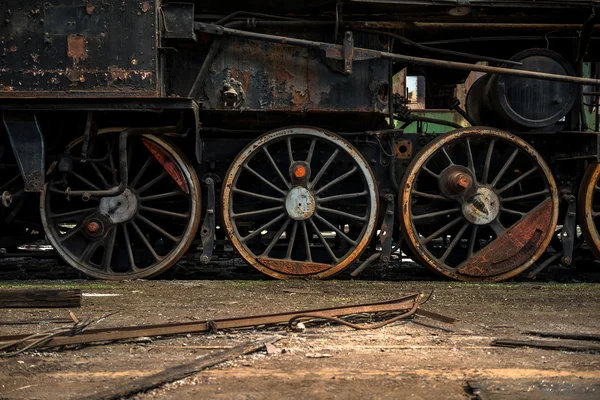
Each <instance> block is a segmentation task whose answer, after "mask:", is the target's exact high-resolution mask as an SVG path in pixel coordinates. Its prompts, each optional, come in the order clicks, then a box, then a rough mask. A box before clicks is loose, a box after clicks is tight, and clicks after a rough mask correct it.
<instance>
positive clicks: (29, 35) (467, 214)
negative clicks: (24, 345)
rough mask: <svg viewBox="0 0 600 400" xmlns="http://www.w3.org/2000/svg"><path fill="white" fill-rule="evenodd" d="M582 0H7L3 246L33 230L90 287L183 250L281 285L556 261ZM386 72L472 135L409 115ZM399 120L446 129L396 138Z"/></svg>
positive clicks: (576, 210) (564, 233) (586, 159)
mask: <svg viewBox="0 0 600 400" xmlns="http://www.w3.org/2000/svg"><path fill="white" fill-rule="evenodd" d="M595 4H596V2H592V3H591V4H590V2H583V1H576V0H573V1H568V2H564V1H563V2H557V1H551V0H548V1H543V2H538V1H536V2H532V1H516V2H503V1H493V2H489V1H485V2H483V1H476V0H470V1H466V2H463V1H459V2H456V1H447V2H444V1H442V2H439V1H436V2H431V1H426V0H422V1H401V0H397V1H360V0H351V1H339V2H337V1H322V2H319V1H314V2H313V1H309V2H306V4H303V5H302V6H300V5H295V4H292V3H290V2H286V1H281V2H269V1H258V2H255V3H253V4H251V5H245V4H244V5H243V6H240V5H238V4H237V3H236V2H233V3H228V4H227V5H226V6H225V5H222V4H218V3H216V2H210V1H209V2H197V1H191V0H190V1H187V2H176V1H167V0H165V1H162V2H161V1H152V0H147V1H124V2H123V1H93V0H90V1H86V2H85V3H83V4H82V2H81V1H78V0H59V1H53V2H42V1H38V0H31V1H28V2H23V1H16V0H7V1H5V2H3V4H1V5H0V15H3V16H4V17H5V18H4V21H3V24H2V25H1V26H0V39H1V44H2V48H3V53H2V55H1V57H0V109H1V110H2V119H3V130H2V131H1V133H2V135H1V141H0V150H1V151H0V167H2V171H4V172H3V173H2V177H1V178H0V194H2V206H1V207H0V217H1V219H2V220H1V222H0V228H1V229H2V232H3V233H2V235H1V236H2V237H1V238H0V247H6V248H15V247H16V246H18V245H20V244H22V243H24V242H26V241H29V240H32V239H36V238H39V237H40V236H41V235H43V234H44V233H45V235H46V236H47V237H48V240H49V241H50V242H51V244H52V245H53V246H54V247H55V248H56V249H57V252H58V253H59V254H60V255H61V257H63V259H65V261H66V262H67V263H69V264H70V265H72V266H74V267H75V268H78V269H80V270H82V271H83V272H85V273H87V274H88V275H91V276H94V277H98V278H105V279H129V278H135V277H151V276H155V275H157V274H160V273H161V272H163V271H165V270H166V269H168V268H169V267H170V266H172V265H173V264H174V263H175V262H177V260H178V259H179V258H180V257H181V256H183V254H185V253H186V252H187V251H188V250H189V248H190V246H193V247H192V248H196V247H197V248H198V249H201V251H202V254H201V256H200V261H201V262H203V263H207V262H210V260H211V259H212V258H213V256H214V254H213V253H215V254H216V253H227V254H231V251H230V250H229V248H230V247H231V246H232V247H233V248H234V249H235V250H237V252H238V253H240V255H241V257H242V258H243V259H244V260H245V261H247V262H248V263H249V264H251V265H253V266H254V267H256V268H257V269H259V270H261V271H263V272H265V273H266V274H268V275H271V276H274V277H276V278H282V279H287V278H293V277H303V278H313V279H318V278H324V277H328V276H332V275H334V274H336V273H339V272H340V271H342V270H344V269H346V268H348V267H349V266H350V265H357V264H358V263H359V262H360V261H364V262H372V261H373V260H374V259H376V258H377V259H380V260H381V261H383V262H389V261H390V259H391V255H392V254H393V253H394V252H395V251H398V249H402V250H404V251H405V252H410V253H412V254H413V255H414V257H416V259H418V260H420V261H421V262H422V263H424V264H425V265H426V266H428V267H430V268H431V269H432V270H434V271H436V272H439V273H441V274H443V275H446V276H448V277H451V278H454V279H460V280H492V281H496V280H504V279H508V278H510V277H512V276H514V275H516V274H518V273H520V272H522V271H524V270H525V269H527V268H529V267H530V266H531V265H533V264H534V263H535V262H536V261H537V260H538V259H540V257H545V258H547V259H552V260H556V259H557V258H560V259H561V260H562V262H563V263H566V264H571V263H572V262H573V258H574V251H575V248H576V247H581V246H580V245H581V242H582V239H581V238H578V237H577V228H576V226H577V224H579V226H580V227H581V230H582V232H583V237H584V238H585V240H586V243H587V244H586V245H585V246H583V247H588V248H589V249H590V250H591V253H592V255H593V256H594V257H598V254H600V250H599V249H600V239H598V238H599V234H598V228H597V226H596V223H595V220H596V217H597V216H598V215H600V209H599V208H597V204H596V203H597V201H598V199H597V198H596V194H595V193H596V188H597V187H598V182H597V181H598V179H599V174H598V171H599V170H600V167H599V166H598V165H600V164H598V162H599V161H600V159H599V157H600V156H599V150H598V146H599V145H600V144H599V142H598V131H599V130H600V129H599V128H598V120H599V119H598V118H595V119H593V124H594V126H590V124H589V123H588V115H587V114H586V107H588V108H589V107H591V108H592V109H593V110H594V112H595V113H596V114H597V113H598V99H597V95H598V92H597V91H596V88H597V87H598V86H600V80H599V79H597V78H598V75H597V73H596V70H595V69H594V68H592V69H591V72H590V74H588V75H587V76H584V70H585V68H586V67H588V66H595V63H596V62H597V61H598V59H597V54H600V52H598V42H597V39H598V37H597V36H596V14H595V10H594V6H595ZM243 7H246V8H245V9H243ZM242 9H243V11H241V10H242ZM265 10H269V12H268V13H265V12H264V11H265ZM524 10H527V11H526V12H524ZM557 33H558V34H557ZM465 37H466V38H465ZM490 43H500V44H499V45H497V46H495V47H492V46H490ZM458 46H460V48H458ZM540 47H542V48H541V49H540ZM405 68H407V70H408V71H409V72H412V73H415V74H419V75H424V76H425V77H426V80H427V87H428V91H429V93H428V97H427V98H428V99H427V108H439V107H447V108H449V109H452V110H454V112H457V113H459V114H460V115H462V116H463V117H464V118H465V119H466V120H467V121H469V123H470V125H471V126H472V127H466V128H462V127H461V126H460V125H458V126H457V125H456V124H455V123H448V122H444V121H440V120H439V119H432V118H431V117H429V118H428V117H423V116H422V115H418V114H417V113H412V112H411V111H410V110H409V109H407V107H406V106H405V99H404V98H403V96H402V95H403V94H400V93H394V91H393V76H394V75H395V74H397V73H398V72H399V71H400V70H403V69H405ZM472 71H479V72H484V73H486V74H487V75H485V79H480V80H479V81H478V82H479V87H478V88H477V89H475V86H474V89H473V90H472V93H473V94H472V95H470V99H471V100H470V104H466V109H463V108H461V107H460V106H459V105H457V104H456V102H455V101H454V95H453V93H452V87H453V85H456V84H457V83H460V82H463V81H464V80H465V79H466V78H467V76H468V74H469V73H470V72H472ZM583 85H587V86H588V88H586V89H585V93H584V88H583ZM523 88H525V89H523ZM586 101H588V102H589V101H591V102H592V104H591V106H590V105H589V103H588V105H587V106H586ZM467 103H469V99H468V100H467ZM596 116H597V115H595V116H592V117H596ZM396 120H400V121H402V123H403V125H401V126H397V125H396V123H395V121H396ZM417 121H425V122H430V123H440V124H445V125H450V126H451V127H452V128H458V129H457V130H454V131H452V132H450V133H448V134H446V135H444V136H441V137H436V135H432V134H428V133H427V132H420V133H416V134H408V133H405V132H404V128H406V127H407V126H408V125H409V124H411V123H414V122H417ZM11 149H12V150H11ZM401 149H404V151H401ZM408 149H410V150H409V151H407V150H408ZM436 168H437V169H436ZM400 180H402V181H400ZM203 191H204V193H205V196H202V192H203ZM202 197H204V198H205V200H204V202H203V201H202ZM542 200H543V201H542ZM448 202H450V203H451V204H452V205H453V206H452V207H451V208H447V207H446V206H445V205H444V204H446V203H448ZM511 202H513V204H514V205H513V204H509V203H511ZM37 209H39V210H41V217H37V216H36V215H38V212H37ZM597 210H598V211H597ZM455 212H456V213H458V214H459V216H458V217H456V216H453V215H452V214H453V213H455ZM577 215H578V218H579V221H577V219H576V216H577ZM558 225H561V227H560V231H559V232H558V233H559V235H557V234H556V232H555V231H556V229H557V226H558ZM375 236H377V238H375ZM548 246H550V247H551V248H552V253H548V252H547V251H546V249H547V248H548ZM363 253H364V255H363ZM580 254H583V252H581V251H580ZM362 267H364V266H362ZM362 267H359V269H361V268H362Z"/></svg>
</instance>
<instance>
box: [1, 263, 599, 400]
mask: <svg viewBox="0 0 600 400" xmlns="http://www.w3.org/2000/svg"><path fill="white" fill-rule="evenodd" d="M194 268H195V267H194V266H193V265H192V264H187V265H186V264H185V263H183V264H181V265H180V266H179V267H178V268H176V269H175V270H174V271H173V272H171V274H170V275H167V276H166V277H164V278H163V279H161V280H153V281H136V282H119V283H114V282H106V281H94V280H85V279H81V276H79V275H77V274H76V273H74V272H72V271H71V270H69V269H68V268H67V267H64V266H63V265H62V264H61V263H60V262H58V261H56V260H45V261H40V260H2V261H0V287H1V288H3V289H10V288H24V287H27V288H34V287H37V288H42V287H43V288H49V287H51V288H73V287H77V288H81V290H82V291H83V294H84V297H83V306H82V307H81V308H79V309H73V310H71V311H73V312H74V313H75V314H76V315H77V316H78V317H80V318H85V317H98V316H101V315H103V314H105V313H108V312H112V311H118V314H115V315H113V316H111V317H109V318H107V319H106V320H104V321H102V322H101V323H99V324H98V325H97V327H109V326H119V325H135V324H151V323H165V322H178V321H193V320H204V319H216V318H227V317H234V316H244V315H254V314H262V313H271V312H282V311H292V310H302V309H308V308H321V307H333V306H341V305H347V304H356V303H362V302H365V303H367V302H375V301H380V300H388V299H393V298H397V297H400V296H402V295H404V294H409V293H414V292H419V291H420V292H424V293H429V292H430V291H431V290H434V292H433V296H432V298H431V299H430V301H429V302H428V303H427V304H426V305H424V306H423V308H424V309H427V310H430V311H435V312H438V313H441V314H444V315H447V316H452V317H456V318H458V319H459V321H458V322H457V323H455V324H452V325H450V324H444V323H440V322H437V321H432V320H427V319H425V318H418V319H417V322H423V323H427V324H431V325H433V326H434V327H426V326H422V325H417V324H415V323H412V322H407V323H397V324H394V325H392V326H387V327H384V328H381V329H377V330H372V331H353V330H351V329H350V328H347V327H341V326H336V325H327V326H321V327H310V326H309V327H308V328H307V329H306V331H304V332H288V331H286V330H285V329H280V330H275V331H273V330H239V331H232V332H220V333H218V334H194V335H182V336H179V337H171V338H159V339H153V340H151V341H150V340H148V339H142V340H132V341H128V342H119V343H111V344H101V345H95V346H87V347H82V348H76V349H64V350H61V351H44V352H35V351H34V352H30V353H27V354H23V355H20V356H18V357H15V358H9V359H0V398H1V399H23V398H25V399H56V398H68V399H77V398H80V397H82V396H85V395H90V394H93V393H95V392H97V391H100V390H102V389H105V388H108V387H116V386H119V385H120V384H123V383H125V382H128V381H130V380H133V379H138V378H140V377H143V376H147V375H150V374H153V373H156V372H158V371H160V370H162V369H164V368H166V367H169V366H174V365H177V364H180V363H184V362H189V361H191V360H193V359H194V358H196V357H198V356H201V355H204V354H208V353H210V352H217V351H223V349H226V348H229V347H231V346H234V345H237V344H240V343H243V342H246V341H248V340H252V339H257V338H260V337H264V336H266V335H272V334H273V333H274V332H276V333H278V334H280V335H281V336H282V338H281V339H280V340H279V341H278V342H277V343H276V344H275V347H276V348H277V352H275V353H274V354H269V355H268V354H266V352H265V351H259V352H256V353H253V354H250V355H247V356H244V357H239V358H237V359H234V360H232V361H229V362H226V363H224V364H220V365H218V366H216V367H213V368H210V369H208V370H205V371H203V372H200V373H197V374H194V375H192V376H190V377H188V378H185V379H183V380H179V381H175V382H172V383H169V384H166V385H163V386H161V387H158V388H155V389H152V390H150V391H147V392H145V393H140V394H137V395H135V396H134V398H136V399H159V398H160V399H163V398H166V399H196V398H215V399H275V398H290V399H310V398H318V399H359V398H369V399H384V398H385V399H389V398H400V399H402V398H415V399H446V398H447V399H461V398H462V399H478V398H481V399H520V398H526V399H548V398H560V399H599V398H600V356H599V355H598V354H593V353H587V352H577V353H575V352H565V351H555V350H542V349H534V348H501V347H492V346H491V345H490V343H491V341H492V340H493V339H494V338H519V339H526V338H527V336H524V335H523V334H522V333H521V332H523V331H526V330H542V331H562V332H588V333H598V332H600V284H597V283H596V282H598V279H597V272H598V271H600V267H597V266H595V265H594V266H592V267H589V268H587V269H584V270H572V269H564V268H554V269H551V270H550V271H547V272H545V275H543V276H541V277H540V278H538V280H535V281H534V280H529V279H525V278H519V279H516V280H515V281H513V282H509V283H504V284H465V283H456V282H449V281H444V280H439V279H438V278H437V277H435V276H433V275H431V274H430V273H428V272H426V271H425V270H424V269H422V268H420V267H418V266H414V265H412V266H408V267H407V266H401V265H397V266H392V267H391V268H386V269H377V268H375V269H373V270H371V271H370V273H367V274H366V275H364V276H362V277H361V279H360V280H350V279H348V278H347V277H345V276H342V277H341V278H340V279H336V280H329V281H324V282H313V281H287V282H283V281H275V280H267V279H263V278H262V276H261V275H258V274H256V273H254V272H252V271H249V270H247V269H246V268H245V267H240V266H236V265H234V264H227V263H225V264H215V265H213V266H212V267H211V268H212V270H210V269H209V270H194ZM595 268H597V270H596V269H595ZM25 276H28V277H34V278H37V279H36V280H28V281H23V280H19V279H23V278H24V277H25ZM49 278H53V279H49ZM384 278H385V279H389V280H383V279H384ZM68 312H69V310H66V309H2V310H0V334H2V335H8V334H17V333H27V332H37V331H44V330H48V329H51V328H54V327H56V326H57V325H56V324H51V325H50V324H38V325H11V324H6V322H7V321H16V320H43V319H48V318H65V317H66V318H68ZM440 328H442V329H440ZM315 355H316V356H319V357H322V356H323V355H326V356H327V357H322V358H313V357H314V356H315Z"/></svg>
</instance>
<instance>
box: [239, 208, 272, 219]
mask: <svg viewBox="0 0 600 400" xmlns="http://www.w3.org/2000/svg"><path fill="white" fill-rule="evenodd" d="M282 209H283V206H277V207H272V208H265V209H264V210H256V211H248V212H243V213H239V214H233V213H232V214H231V219H234V218H245V217H255V216H257V215H264V214H269V213H272V212H275V211H281V210H282Z"/></svg>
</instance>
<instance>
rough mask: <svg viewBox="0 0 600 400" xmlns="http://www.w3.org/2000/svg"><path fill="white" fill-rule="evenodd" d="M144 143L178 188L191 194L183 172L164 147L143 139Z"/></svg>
mask: <svg viewBox="0 0 600 400" xmlns="http://www.w3.org/2000/svg"><path fill="white" fill-rule="evenodd" d="M142 143H144V146H146V148H147V149H148V150H149V151H150V153H152V155H153V156H154V158H156V161H158V162H159V163H160V165H162V166H163V168H164V169H165V171H167V173H168V174H169V175H170V176H171V178H173V180H174V181H175V183H177V186H179V187H180V188H181V190H183V191H184V192H185V193H187V194H189V193H190V188H189V186H188V184H187V181H186V180H185V176H184V175H183V172H181V169H180V168H179V166H178V165H177V163H176V162H175V160H173V158H172V157H171V156H170V155H169V154H168V153H167V152H166V151H165V150H164V149H163V148H162V147H160V146H158V145H156V144H154V143H152V142H151V141H149V140H147V139H144V138H142Z"/></svg>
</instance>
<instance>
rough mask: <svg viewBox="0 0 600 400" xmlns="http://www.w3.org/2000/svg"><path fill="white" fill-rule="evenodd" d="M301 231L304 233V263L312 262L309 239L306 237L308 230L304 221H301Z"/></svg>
mask: <svg viewBox="0 0 600 400" xmlns="http://www.w3.org/2000/svg"><path fill="white" fill-rule="evenodd" d="M302 231H303V232H304V247H305V248H306V261H308V262H312V254H311V252H310V238H309V237H308V228H306V221H302Z"/></svg>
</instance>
